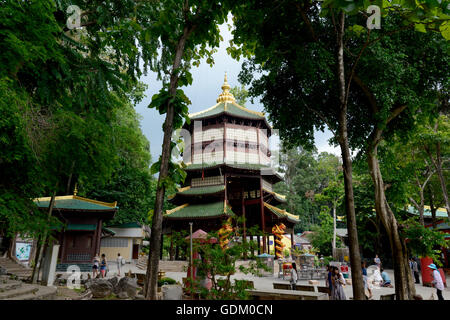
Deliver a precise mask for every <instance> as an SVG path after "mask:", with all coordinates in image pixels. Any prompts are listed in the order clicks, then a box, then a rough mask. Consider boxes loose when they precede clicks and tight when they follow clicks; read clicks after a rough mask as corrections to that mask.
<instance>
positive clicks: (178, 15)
mask: <svg viewBox="0 0 450 320" xmlns="http://www.w3.org/2000/svg"><path fill="white" fill-rule="evenodd" d="M158 9H159V11H158V19H157V21H158V23H156V24H155V25H154V26H153V27H152V28H151V33H152V35H153V36H156V37H157V38H158V39H160V41H161V43H160V46H161V48H162V50H161V52H162V55H161V59H159V63H157V64H156V66H154V68H155V69H157V71H158V74H159V75H161V74H164V78H165V80H167V82H166V81H164V85H163V88H162V89H161V91H160V92H159V94H157V95H155V96H153V98H152V102H151V104H150V107H151V108H156V109H157V110H158V111H159V112H160V113H161V114H164V113H165V114H166V119H165V121H164V125H163V130H164V138H163V143H162V153H161V157H160V159H159V160H158V162H157V163H156V164H155V165H154V167H152V173H154V172H157V171H159V177H158V184H157V189H156V200H155V209H154V212H153V222H152V232H151V239H150V255H149V263H148V267H147V283H146V284H145V287H144V292H145V296H146V297H147V298H150V299H156V289H157V287H156V285H157V276H158V265H159V251H160V247H161V232H162V209H163V204H164V194H165V191H166V189H167V188H174V186H175V184H177V183H180V182H182V181H183V180H184V177H185V176H186V174H185V173H184V171H183V170H182V169H181V167H180V166H179V165H176V164H175V163H173V162H172V161H171V159H170V156H171V151H172V148H173V147H174V145H175V143H174V142H171V137H172V132H173V131H174V130H175V129H178V128H180V127H181V126H182V124H183V123H182V122H183V119H186V121H189V119H188V117H187V116H188V107H187V105H188V104H190V101H189V99H188V98H187V97H186V96H185V95H184V93H183V91H182V90H181V89H178V87H182V86H184V85H188V84H191V83H192V76H191V74H190V73H189V71H188V70H189V68H190V67H191V64H194V65H198V64H199V63H200V59H201V58H203V57H207V63H210V64H212V63H213V60H212V58H211V55H212V53H213V50H214V48H215V47H218V46H219V42H220V35H219V29H218V26H217V24H221V23H223V22H224V21H225V19H226V15H227V13H228V8H227V3H219V2H216V1H211V2H204V1H195V0H193V1H188V0H185V1H183V2H180V1H172V0H171V1H165V2H164V3H162V4H161V6H159V8H158ZM207 45H208V46H209V47H210V48H211V49H210V50H208V49H207Z"/></svg>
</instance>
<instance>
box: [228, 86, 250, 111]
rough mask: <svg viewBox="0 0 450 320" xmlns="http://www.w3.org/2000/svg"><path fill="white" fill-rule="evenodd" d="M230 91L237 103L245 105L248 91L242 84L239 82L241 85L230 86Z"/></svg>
mask: <svg viewBox="0 0 450 320" xmlns="http://www.w3.org/2000/svg"><path fill="white" fill-rule="evenodd" d="M230 93H231V94H232V95H233V96H234V98H235V99H236V103H237V104H238V105H240V106H243V107H245V104H246V103H247V99H248V91H247V89H245V87H244V85H243V84H241V87H238V86H235V87H233V88H231V89H230Z"/></svg>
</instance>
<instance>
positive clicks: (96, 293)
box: [85, 279, 114, 298]
mask: <svg viewBox="0 0 450 320" xmlns="http://www.w3.org/2000/svg"><path fill="white" fill-rule="evenodd" d="M85 286H86V288H88V289H89V290H91V292H92V296H93V297H94V298H105V297H107V296H109V295H111V294H112V293H113V292H114V287H113V285H112V284H111V282H109V281H108V280H104V279H90V280H88V281H86V284H85Z"/></svg>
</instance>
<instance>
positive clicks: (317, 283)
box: [308, 280, 319, 286]
mask: <svg viewBox="0 0 450 320" xmlns="http://www.w3.org/2000/svg"><path fill="white" fill-rule="evenodd" d="M308 283H309V284H312V285H316V286H318V285H319V281H317V280H308Z"/></svg>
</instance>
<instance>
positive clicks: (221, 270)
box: [194, 229, 268, 300]
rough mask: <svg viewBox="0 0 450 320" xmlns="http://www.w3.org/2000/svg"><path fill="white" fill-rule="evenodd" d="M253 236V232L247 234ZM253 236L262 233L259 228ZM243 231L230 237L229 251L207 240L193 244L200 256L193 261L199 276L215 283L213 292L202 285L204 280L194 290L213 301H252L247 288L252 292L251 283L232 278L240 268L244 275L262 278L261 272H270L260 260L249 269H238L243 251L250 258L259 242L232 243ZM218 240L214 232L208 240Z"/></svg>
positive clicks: (250, 264)
mask: <svg viewBox="0 0 450 320" xmlns="http://www.w3.org/2000/svg"><path fill="white" fill-rule="evenodd" d="M248 232H249V233H250V230H249V231H248ZM251 234H259V232H257V231H256V229H254V230H252V233H251ZM239 236H240V232H239V230H236V231H235V232H234V233H231V234H230V235H229V237H228V240H229V241H230V243H229V245H228V248H226V249H225V250H223V249H222V248H221V247H220V245H219V244H218V243H213V241H207V242H206V243H194V246H195V249H194V251H197V252H199V253H200V256H201V259H198V260H196V261H194V265H195V266H196V267H197V268H198V269H197V277H199V278H200V279H201V278H205V277H208V278H210V279H211V281H212V288H211V290H207V289H206V288H203V287H202V286H201V280H198V281H197V282H196V283H195V284H194V288H197V289H194V290H199V291H200V293H201V295H202V296H203V297H204V298H206V299H213V300H235V299H238V300H245V299H248V298H249V295H248V293H247V291H246V290H247V289H251V286H250V285H249V283H247V282H245V281H234V282H233V281H232V280H231V276H232V275H233V274H235V273H236V271H237V269H239V271H240V272H242V273H244V274H249V273H250V274H253V275H260V274H261V270H268V269H267V267H266V266H265V265H264V264H262V263H261V261H259V260H250V261H249V266H248V267H245V266H243V265H240V266H239V268H236V262H237V261H238V260H239V259H241V258H242V256H243V254H244V252H246V253H247V254H248V255H249V254H250V253H251V252H253V251H254V250H256V249H257V243H256V241H246V242H239V241H233V239H236V238H235V237H239ZM212 238H216V239H218V234H217V233H216V232H212V233H210V234H208V239H209V240H210V239H212Z"/></svg>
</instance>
